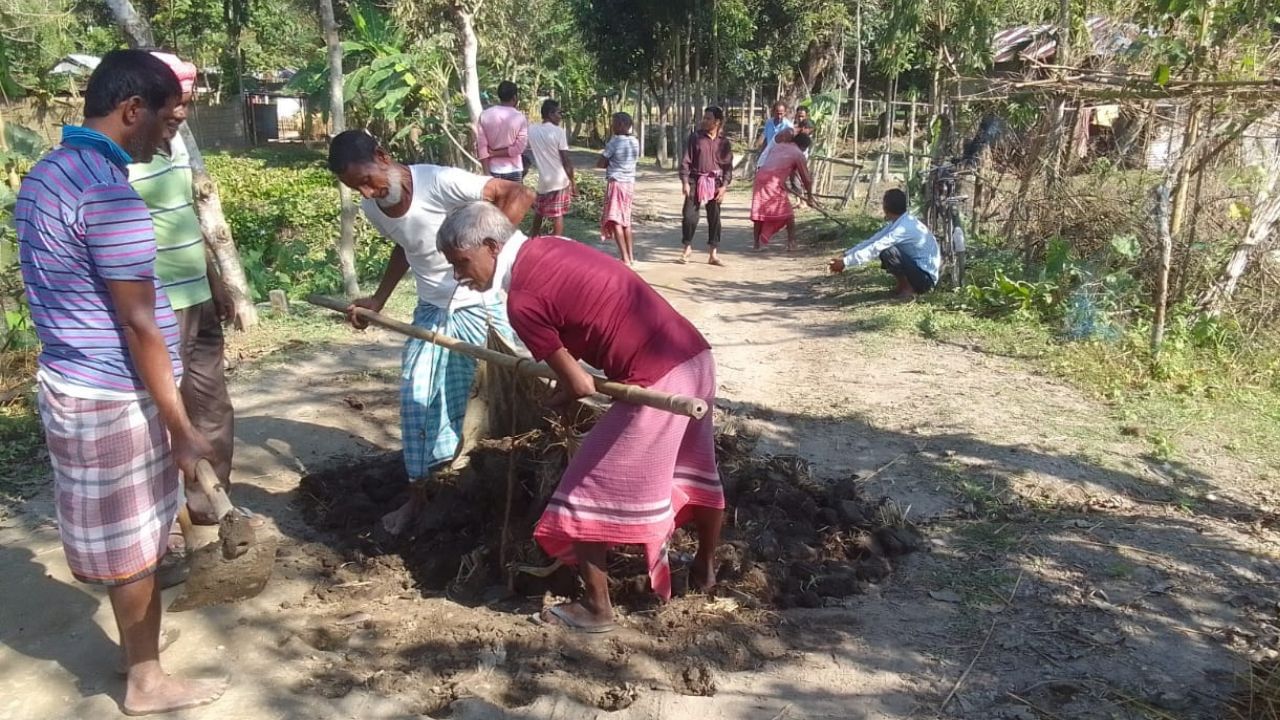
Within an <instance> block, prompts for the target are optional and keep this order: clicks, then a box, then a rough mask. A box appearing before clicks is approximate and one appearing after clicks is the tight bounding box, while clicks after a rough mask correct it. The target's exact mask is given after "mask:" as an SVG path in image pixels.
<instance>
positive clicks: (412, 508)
mask: <svg viewBox="0 0 1280 720" xmlns="http://www.w3.org/2000/svg"><path fill="white" fill-rule="evenodd" d="M410 492H412V490H410ZM418 505H419V503H417V502H416V501H415V500H414V499H413V498H412V497H410V499H409V501H408V502H406V503H405V504H403V505H401V506H400V507H399V508H397V509H395V510H392V511H391V512H389V513H387V514H386V515H383V516H382V529H383V530H386V531H387V533H388V534H390V535H392V536H399V535H401V534H402V533H404V531H405V530H408V529H409V525H410V523H412V522H413V520H414V518H416V517H417V516H418V509H419V508H418Z"/></svg>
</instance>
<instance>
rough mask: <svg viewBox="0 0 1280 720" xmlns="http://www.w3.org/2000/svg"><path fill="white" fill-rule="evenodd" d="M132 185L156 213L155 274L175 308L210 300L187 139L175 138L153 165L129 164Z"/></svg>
mask: <svg viewBox="0 0 1280 720" xmlns="http://www.w3.org/2000/svg"><path fill="white" fill-rule="evenodd" d="M129 182H130V183H131V184H132V185H133V189H134V190H137V191H138V195H139V196H141V197H142V201H143V202H145V203H146V204H147V208H148V209H149V210H150V211H151V222H152V223H153V224H155V227H156V275H158V276H159V277H160V284H161V285H162V286H164V291H165V294H167V295H168V296H169V303H170V304H171V305H173V309H174V310H183V309H185V308H189V307H191V306H192V305H199V304H200V303H202V302H206V301H208V300H211V299H212V298H213V292H212V291H211V290H210V289H209V278H208V273H209V265H208V263H207V262H206V261H205V255H204V232H203V231H201V230H200V219H199V218H198V217H197V216H196V206H195V202H194V197H193V195H192V191H191V157H190V156H189V155H188V154H187V146H186V145H185V144H183V142H182V138H181V137H174V138H173V142H172V143H170V148H169V154H168V155H161V154H160V153H156V155H155V157H154V158H152V159H151V162H149V163H143V164H138V163H135V164H133V165H130V166H129Z"/></svg>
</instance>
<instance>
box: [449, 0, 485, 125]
mask: <svg viewBox="0 0 1280 720" xmlns="http://www.w3.org/2000/svg"><path fill="white" fill-rule="evenodd" d="M450 10H451V11H452V13H453V21H454V24H456V25H457V26H458V32H459V34H461V36H462V69H463V78H462V80H463V84H462V94H463V95H465V96H466V98H467V114H468V115H470V116H471V125H472V128H473V131H474V128H475V127H476V126H478V125H479V123H480V113H481V111H482V110H483V108H482V107H481V106H480V70H479V68H478V66H477V60H476V58H477V56H478V55H479V52H480V40H479V39H478V38H477V37H476V23H475V14H474V13H473V12H471V11H469V10H467V9H466V8H464V7H463V6H462V5H461V4H459V3H454V4H453V5H452V6H451V7H450Z"/></svg>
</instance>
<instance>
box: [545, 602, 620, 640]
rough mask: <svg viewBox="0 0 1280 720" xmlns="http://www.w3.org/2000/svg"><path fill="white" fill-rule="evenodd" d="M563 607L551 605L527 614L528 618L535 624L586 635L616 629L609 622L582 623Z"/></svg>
mask: <svg viewBox="0 0 1280 720" xmlns="http://www.w3.org/2000/svg"><path fill="white" fill-rule="evenodd" d="M564 607H565V606H564V605H552V606H551V607H549V608H547V609H546V610H543V611H542V612H536V613H534V614H533V615H531V616H529V619H530V620H532V621H533V623H534V624H535V625H546V626H549V627H558V628H564V629H565V630H568V631H569V632H575V633H583V634H587V635H600V634H603V633H607V632H613V631H614V630H617V629H618V626H617V625H616V624H614V623H611V622H610V623H604V624H603V625H583V624H582V623H580V622H578V621H577V620H574V619H573V618H572V617H571V616H570V615H569V613H567V612H565V610H564ZM548 616H549V617H548Z"/></svg>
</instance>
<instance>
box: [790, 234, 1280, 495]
mask: <svg viewBox="0 0 1280 720" xmlns="http://www.w3.org/2000/svg"><path fill="white" fill-rule="evenodd" d="M881 224H882V222H881V221H880V220H879V219H876V218H872V217H868V216H865V215H851V216H849V217H848V218H841V223H837V222H834V221H832V220H830V219H827V218H813V217H810V218H805V219H802V220H801V221H800V229H799V234H800V237H801V238H804V239H805V240H806V241H807V242H808V243H810V244H812V245H814V246H816V247H820V248H824V249H828V248H829V249H831V250H833V251H835V250H837V249H843V248H846V247H849V246H851V245H853V244H854V243H856V242H857V241H859V240H861V239H864V238H866V237H867V236H869V235H870V234H871V233H873V232H874V231H875V230H876V229H878V228H879V227H880V225H881ZM833 254H834V252H833ZM979 262H981V260H979ZM891 284H892V283H891V281H890V279H889V278H888V277H887V276H886V275H885V274H884V273H883V272H882V271H881V270H880V269H879V268H873V267H867V268H860V269H857V270H853V271H847V272H845V273H843V274H842V275H839V276H835V277H831V278H828V279H827V280H825V287H824V289H825V291H826V292H827V293H828V294H829V295H830V296H831V297H833V298H834V299H835V300H836V301H837V302H838V303H840V304H842V305H844V306H845V307H847V308H848V313H849V318H850V324H851V329H852V331H853V332H861V333H891V334H897V335H901V336H914V337H922V338H926V339H928V340H931V341H933V342H936V343H941V344H947V345H953V346H959V347H963V348H965V349H969V350H972V351H976V352H981V353H985V354H988V355H996V356H1001V357H1006V358H1010V359H1013V360H1019V361H1024V362H1026V363H1028V364H1029V365H1030V366H1031V367H1032V368H1034V369H1037V370H1039V371H1040V372H1042V373H1044V374H1047V375H1051V376H1056V377H1059V378H1062V379H1064V380H1067V381H1068V382H1070V383H1071V384H1072V385H1074V386H1076V387H1078V388H1080V389H1082V390H1083V391H1085V392H1086V393H1087V394H1089V395H1091V396H1092V397H1094V398H1096V399H1099V400H1101V401H1103V402H1106V403H1107V404H1108V405H1109V406H1110V408H1111V416H1112V418H1111V419H1112V420H1113V421H1114V422H1115V424H1118V425H1120V426H1121V427H1123V428H1124V429H1125V431H1124V434H1125V435H1129V436H1132V438H1135V439H1136V440H1138V441H1141V442H1143V443H1145V444H1146V445H1147V446H1148V455H1149V456H1150V457H1151V458H1152V459H1154V460H1156V461H1157V462H1161V463H1176V462H1177V461H1179V460H1185V459H1187V458H1188V457H1190V456H1193V455H1195V454H1197V453H1208V452H1223V453H1227V454H1229V455H1231V456H1233V457H1235V458H1237V459H1239V460H1242V461H1245V462H1249V463H1251V464H1254V465H1255V467H1259V466H1260V467H1259V469H1260V471H1261V472H1260V474H1261V475H1263V476H1264V477H1280V443H1278V442H1277V440H1276V433H1275V428H1276V427H1277V423H1280V337H1277V336H1275V335H1266V334H1261V333H1260V334H1255V335H1253V336H1251V337H1247V338H1246V337H1245V336H1244V335H1243V333H1239V332H1238V331H1236V330H1235V329H1233V328H1232V327H1231V326H1230V324H1229V323H1226V322H1224V323H1221V324H1212V325H1210V326H1206V325H1205V324H1204V323H1200V322H1197V321H1193V320H1191V319H1190V318H1189V316H1186V315H1179V314H1178V313H1174V314H1173V316H1172V319H1171V321H1170V327H1169V331H1168V340H1167V342H1166V345H1165V349H1164V351H1163V353H1162V355H1161V357H1160V358H1159V359H1154V358H1153V357H1152V356H1151V353H1150V350H1149V348H1148V332H1149V325H1147V324H1145V323H1144V322H1143V321H1142V320H1141V319H1135V320H1133V321H1131V322H1130V323H1129V324H1128V325H1127V326H1124V327H1120V328H1118V329H1117V331H1116V332H1115V333H1113V335H1112V336H1111V337H1110V338H1108V339H1105V340H1101V339H1092V340H1071V339H1068V338H1067V337H1066V335H1065V334H1064V333H1063V332H1062V326H1061V324H1057V325H1055V324H1054V323H1053V322H1051V321H1048V320H1046V319H1045V318H1044V317H1043V316H1042V315H1040V314H1038V313H1037V312H1034V311H1032V310H1030V309H1029V310H1027V311H1013V312H1009V313H1005V314H1002V315H1000V316H984V315H983V314H981V313H980V311H979V310H978V309H975V307H974V306H973V304H972V303H971V302H969V299H968V297H967V296H966V294H965V293H963V292H957V291H946V290H944V291H939V292H936V293H931V294H929V295H926V296H924V297H923V298H921V299H920V300H918V301H917V302H914V303H910V304H905V305H903V304H896V303H891V302H889V301H888V295H889V290H890V287H891ZM1097 429H1098V431H1099V432H1100V433H1102V432H1110V430H1111V425H1110V424H1108V425H1107V426H1099V427H1098V428H1097ZM1106 439H1107V440H1115V439H1117V438H1116V437H1115V436H1108V437H1107V438H1106Z"/></svg>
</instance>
